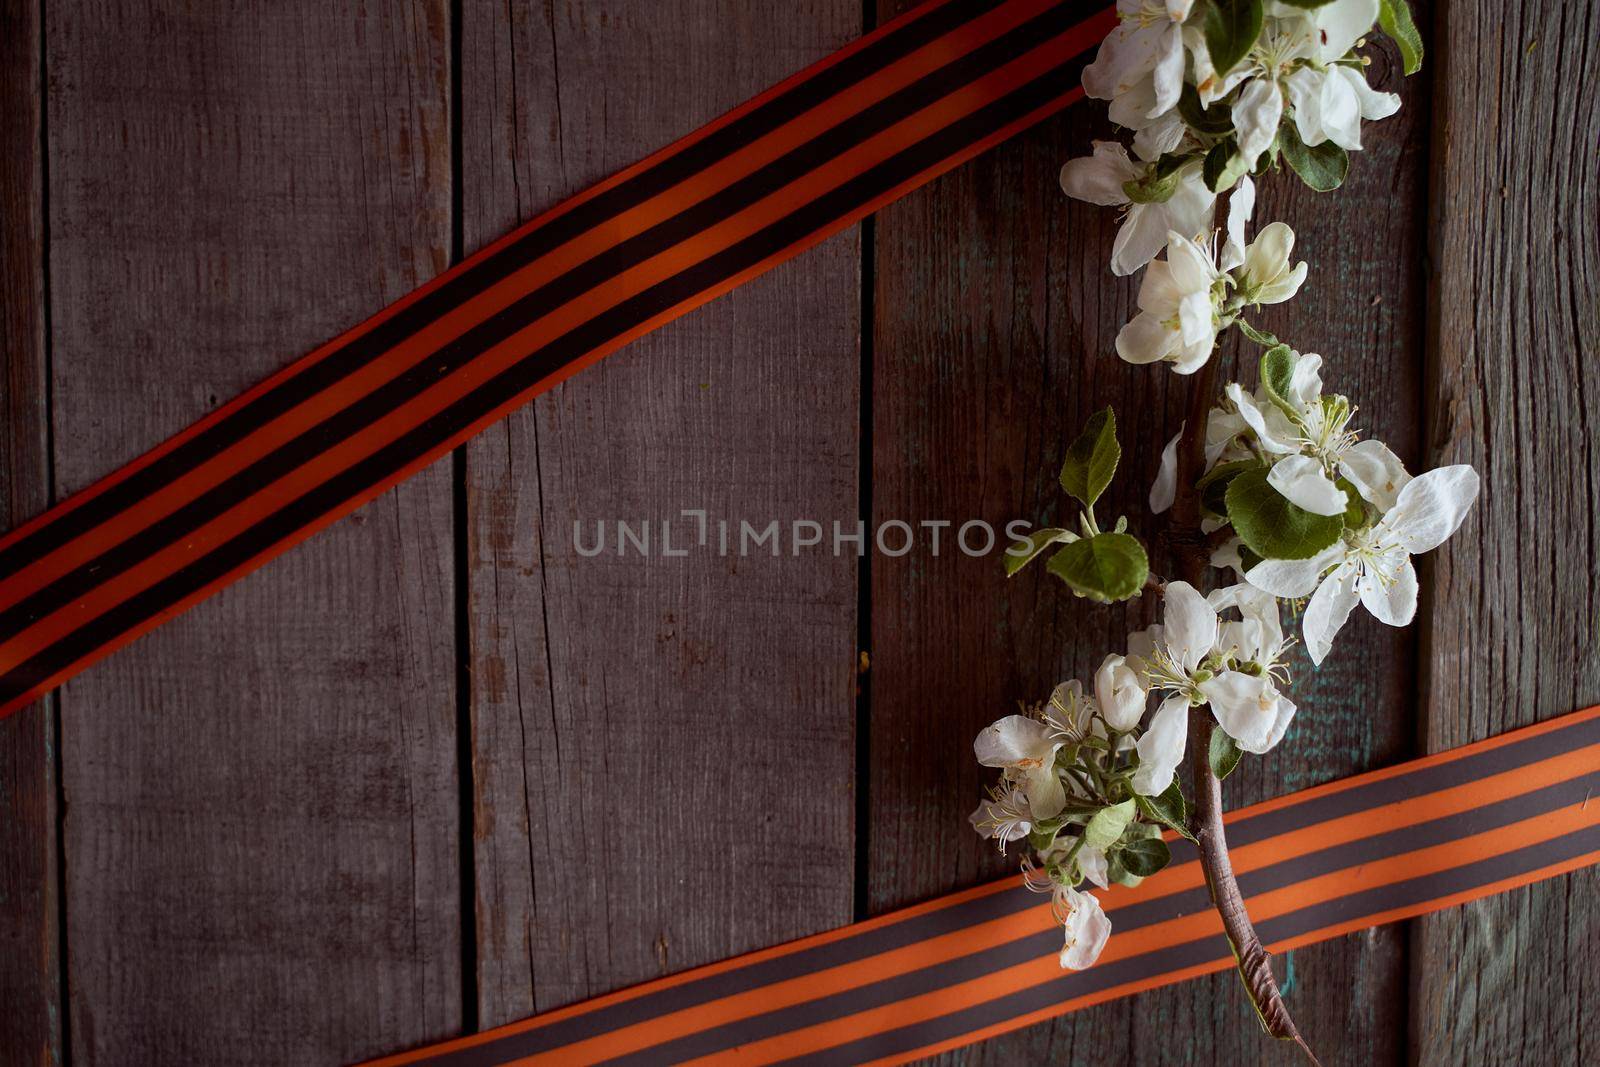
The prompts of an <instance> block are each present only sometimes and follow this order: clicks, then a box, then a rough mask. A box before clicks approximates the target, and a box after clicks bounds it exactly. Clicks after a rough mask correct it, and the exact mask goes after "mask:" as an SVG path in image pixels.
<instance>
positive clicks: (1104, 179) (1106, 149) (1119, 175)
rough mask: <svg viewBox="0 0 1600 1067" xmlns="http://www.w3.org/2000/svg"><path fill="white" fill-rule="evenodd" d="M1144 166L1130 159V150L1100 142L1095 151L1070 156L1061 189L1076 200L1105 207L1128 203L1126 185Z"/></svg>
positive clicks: (1113, 142)
mask: <svg viewBox="0 0 1600 1067" xmlns="http://www.w3.org/2000/svg"><path fill="white" fill-rule="evenodd" d="M1142 170H1143V168H1141V167H1140V166H1138V165H1137V164H1136V163H1134V162H1133V161H1132V160H1130V159H1129V158H1128V150H1127V149H1126V148H1124V147H1122V145H1120V144H1118V143H1117V142H1115V141H1096V142H1095V143H1094V154H1093V155H1089V156H1080V157H1078V158H1077V159H1069V160H1067V162H1066V163H1065V164H1064V165H1063V166H1062V168H1061V191H1062V192H1064V193H1066V194H1067V195H1068V196H1070V197H1072V198H1073V199H1074V200H1085V201H1088V202H1089V203H1091V204H1099V205H1100V206H1101V207H1116V206H1118V205H1121V204H1126V203H1127V202H1128V194H1127V193H1126V192H1124V191H1123V188H1122V187H1123V185H1124V184H1125V183H1127V182H1130V181H1132V180H1133V179H1135V178H1137V177H1139V175H1140V174H1141V173H1142Z"/></svg>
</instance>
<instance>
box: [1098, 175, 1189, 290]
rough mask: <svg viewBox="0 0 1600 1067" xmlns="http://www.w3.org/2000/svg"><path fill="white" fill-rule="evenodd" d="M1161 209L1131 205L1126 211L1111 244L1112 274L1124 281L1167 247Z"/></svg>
mask: <svg viewBox="0 0 1600 1067" xmlns="http://www.w3.org/2000/svg"><path fill="white" fill-rule="evenodd" d="M1173 195H1174V196H1176V195H1177V194H1176V193H1174V194H1173ZM1165 207H1166V205H1165V204H1134V205H1132V206H1130V207H1129V208H1128V213H1127V214H1126V215H1125V216H1123V219H1122V226H1121V227H1120V228H1119V229H1118V230H1117V237H1116V240H1115V241H1113V242H1112V243H1111V273H1112V274H1115V275H1116V276H1117V277H1119V278H1126V277H1127V276H1128V275H1130V274H1132V273H1133V272H1134V271H1136V270H1138V269H1139V268H1140V267H1142V266H1144V265H1145V264H1146V263H1148V262H1150V261H1151V260H1152V259H1155V258H1156V256H1157V254H1159V253H1160V251H1161V249H1162V248H1163V247H1164V246H1165V245H1166V243H1167V213H1166V211H1164V210H1163V209H1164V208H1165Z"/></svg>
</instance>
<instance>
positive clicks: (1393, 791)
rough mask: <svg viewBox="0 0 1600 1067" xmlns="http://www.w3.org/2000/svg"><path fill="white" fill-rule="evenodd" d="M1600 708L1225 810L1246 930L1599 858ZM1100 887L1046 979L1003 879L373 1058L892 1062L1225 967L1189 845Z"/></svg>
mask: <svg viewBox="0 0 1600 1067" xmlns="http://www.w3.org/2000/svg"><path fill="white" fill-rule="evenodd" d="M1597 793H1600V707H1594V708H1590V709H1588V710H1587V711H1581V712H1576V713H1573V714H1571V715H1566V716H1563V717H1561V718H1559V719H1553V720H1550V721H1548V722H1544V723H1541V724H1539V725H1537V726H1531V727H1527V728H1525V729H1522V730H1516V731H1513V732H1512V733H1508V734H1504V735H1502V736H1500V737H1496V738H1493V739H1491V740H1488V741H1483V742H1479V743H1477V744H1473V745H1468V746H1466V747H1464V748H1458V749H1453V750H1451V751H1449V752H1444V753H1440V754H1439V755H1435V756H1429V757H1426V758H1424V759H1418V760H1413V761H1411V762H1409V763H1404V764H1400V765H1398V766H1395V767H1391V768H1388V769H1385V770H1381V771H1373V772H1370V773H1368V774H1362V775H1357V776H1355V777H1353V778H1348V779H1345V780H1343V781H1339V782H1334V783H1332V784H1330V785H1326V786H1321V787H1319V788H1316V789H1309V790H1306V791H1304V792H1301V793H1295V794H1293V795H1291V796H1288V797H1283V798H1280V799H1278V800H1272V801H1268V802H1266V803H1264V804H1257V805H1255V806H1254V807H1250V808H1244V809H1241V810H1239V811H1237V812H1234V813H1232V814H1231V815H1230V816H1229V817H1228V838H1229V841H1230V842H1232V844H1233V847H1232V855H1233V863H1234V869H1235V871H1236V872H1237V873H1238V875H1239V884H1240V887H1241V889H1242V890H1243V891H1244V893H1245V896H1246V897H1247V898H1248V902H1249V906H1250V913H1251V915H1252V916H1253V917H1254V918H1255V923H1256V929H1257V930H1258V931H1259V932H1260V934H1261V937H1262V940H1263V941H1265V942H1266V943H1267V944H1268V945H1269V946H1270V947H1271V948H1273V949H1275V950H1278V951H1283V950H1286V949H1292V948H1296V947H1299V946H1301V945H1308V944H1312V943H1314V942H1317V941H1326V940H1328V939H1330V938H1333V937H1337V936H1340V935H1342V934H1346V933H1350V932H1352V931H1355V930H1360V929H1364V928H1366V927H1369V926H1377V925H1380V924H1383V923H1388V922H1395V921H1398V920H1400V919H1406V918H1410V917H1412V916H1416V915H1422V914H1425V913H1427V912H1432V911H1438V910H1440V909H1443V908H1446V907H1450V906H1452V905H1455V904H1461V903H1465V902H1467V901H1471V900H1476V899H1478V898H1480V897H1485V896H1490V895H1492V894H1495V893H1501V892H1505V891H1506V890H1509V889H1513V888H1516V887H1517V886H1523V885H1527V884H1529V883H1531V882H1536V881H1539V880H1540V879H1544V878H1551V877H1554V876H1556V875H1558V874H1563V873H1565V872H1567V871H1572V870H1576V869H1578V868H1580V867H1585V866H1588V865H1589V864H1592V863H1595V862H1597V861H1600V796H1596V794H1597ZM1169 841H1170V842H1171V845H1172V850H1173V862H1172V865H1171V866H1169V867H1167V868H1166V869H1165V870H1163V871H1161V872H1160V873H1159V874H1157V875H1155V876H1154V877H1151V878H1149V879H1146V880H1145V881H1144V882H1143V883H1142V884H1141V885H1139V886H1137V887H1136V888H1127V887H1123V886H1116V887H1113V888H1112V889H1110V890H1109V891H1106V892H1103V893H1101V894H1100V896H1101V899H1102V903H1103V905H1104V907H1105V909H1106V912H1107V913H1108V914H1109V915H1110V917H1111V922H1112V925H1113V934H1112V938H1111V941H1110V943H1109V944H1108V946H1107V947H1106V951H1105V953H1104V954H1103V955H1102V956H1101V958H1100V962H1099V963H1097V964H1095V966H1094V967H1092V968H1090V969H1089V970H1087V971H1080V972H1070V971H1066V972H1064V971H1062V970H1061V969H1060V967H1059V966H1057V964H1056V959H1055V955H1056V952H1057V951H1058V950H1059V949H1060V947H1061V931H1060V928H1059V927H1058V926H1057V925H1056V924H1055V921H1054V920H1053V919H1052V918H1051V916H1050V909H1049V906H1048V904H1047V902H1046V900H1047V898H1044V897H1040V896H1038V895H1036V894H1034V893H1031V892H1028V891H1027V890H1025V889H1024V888H1022V886H1021V885H1020V882H1019V880H1018V879H1017V878H1015V877H1012V878H1006V879H1003V880H1001V881H999V882H994V883H991V884H989V885H984V886H979V887H977V888H975V889H969V890H966V891H964V892H959V893H954V894H951V895H949V896H945V897H941V898H939V899H937V900H934V901H930V902H928V903H926V904H922V905H919V906H917V907H913V908H907V909H905V910H903V911H898V912H894V913H892V914H889V915H885V916H882V917H880V918H877V919H872V920H870V921H868V922H862V923H856V924H854V925H852V926H847V927H844V928H843V929H839V930H834V931H832V932H830V933H825V934H819V935H817V936H815V937H809V938H805V939H803V940H800V941H795V942H793V943H791V944H787V945H783V946H780V947H778V948H773V949H768V950H765V951H762V952H755V953H751V954H750V955H747V956H741V957H739V958H737V959H734V960H730V961H727V962H725V963H718V964H713V965H711V966H708V967H702V968H699V969H698V970H694V971H689V972H686V973H684V974H679V975H673V976H671V977H668V978H663V979H660V980H658V981H655V982H650V983H647V984H645V985H641V986H638V987H636V988H633V989H628V990H624V991H622V992H619V993H614V994H611V995H609V996H604V997H600V998H598V999H595V1000H591V1001H587V1002H585V1003H581V1004H577V1005H574V1006H572V1007H568V1008H562V1009H560V1010H558V1011H552V1012H549V1013H547V1014H544V1015H540V1016H537V1017H535V1018H532V1019H527V1020H524V1021H522V1022H518V1023H513V1024H511V1025H509V1026H503V1027H500V1028H499V1029H495V1030H490V1031H486V1032H485V1033H482V1034H476V1035H473V1036H470V1037H465V1038H460V1039H458V1040H454V1041H447V1042H444V1043H442V1044H438V1045H435V1046H432V1047H429V1048H423V1049H418V1050H416V1051H413V1052H409V1053H405V1054H402V1055H398V1056H393V1057H389V1058H386V1059H381V1060H376V1061H373V1064H372V1065H371V1067H397V1065H400V1064H416V1063H427V1064H433V1065H437V1067H490V1065H495V1064H507V1063H526V1064H562V1065H576V1064H594V1063H606V1064H646V1063H648V1064H667V1063H680V1062H686V1061H690V1060H693V1061H694V1062H697V1063H726V1064H771V1063H787V1062H800V1061H803V1062H805V1063H807V1064H859V1063H900V1062H904V1061H906V1060H909V1059H914V1058H917V1057H921V1056H928V1055H931V1054H933V1053H936V1052H940V1051H944V1050H948V1049H952V1048H959V1047H961V1046H963V1045H968V1044H971V1043H973V1042H976V1041H980V1040H982V1039H984V1038H986V1037H991V1036H994V1035H995V1034H1000V1033H1004V1032H1006V1031H1008V1030H1014V1029H1017V1028H1018V1027H1022V1026H1026V1025H1028V1024H1030V1023H1034V1022H1038V1021H1040V1020H1043V1019H1048V1018H1052V1017H1054V1016H1058V1015H1064V1014H1067V1013H1068V1012H1072V1011H1076V1010H1078V1009H1079V1008H1084V1007H1088V1006H1090V1005H1093V1004H1099V1003H1102V1002H1104V1001H1107V1000H1112V999H1115V998H1117V997H1123V996H1128V995H1129V994H1132V993H1138V992H1141V991H1144V990H1149V989H1155V988H1158V987H1160V986H1164V985H1169V984H1172V983H1174V982H1178V981H1182V980H1183V979H1186V978H1192V977H1196V976H1199V975H1203V974H1210V973H1213V972H1217V971H1222V970H1226V969H1228V968H1230V967H1232V966H1233V956H1232V954H1231V952H1230V949H1229V947H1228V942H1227V939H1226V938H1225V936H1224V935H1223V933H1222V925H1221V921H1220V920H1219V919H1218V918H1217V915H1216V912H1215V911H1214V910H1212V908H1211V902H1210V899H1209V897H1208V896H1207V891H1206V887H1205V878H1204V875H1203V874H1202V872H1201V870H1200V866H1199V863H1198V861H1197V859H1196V857H1195V852H1194V849H1193V847H1192V846H1190V845H1189V844H1188V842H1185V841H1181V840H1173V839H1172V835H1169Z"/></svg>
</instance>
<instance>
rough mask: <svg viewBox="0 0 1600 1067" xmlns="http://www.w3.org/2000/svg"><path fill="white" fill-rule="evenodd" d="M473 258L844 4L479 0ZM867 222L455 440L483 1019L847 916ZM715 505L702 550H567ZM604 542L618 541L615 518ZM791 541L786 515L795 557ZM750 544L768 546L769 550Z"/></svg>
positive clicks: (774, 58) (848, 5) (472, 34)
mask: <svg viewBox="0 0 1600 1067" xmlns="http://www.w3.org/2000/svg"><path fill="white" fill-rule="evenodd" d="M463 15H464V19H463V21H464V26H463V63H462V72H463V85H462V93H463V112H464V114H463V124H462V126H463V142H464V143H463V165H462V170H463V173H464V175H465V180H466V186H465V188H464V189H463V201H464V217H465V220H466V231H465V232H466V239H467V243H468V246H469V248H470V247H476V246H478V245H481V244H482V243H484V242H486V241H488V240H490V239H492V238H494V237H496V236H498V235H499V234H500V233H502V232H504V231H505V230H506V229H508V228H509V227H510V226H512V225H513V224H514V223H516V222H517V221H518V220H519V219H523V218H527V217H529V216H531V215H533V214H534V213H536V212H538V211H540V210H543V209H544V208H546V207H548V206H549V205H551V204H553V203H555V202H556V201H557V200H558V199H559V198H561V197H562V196H565V195H567V194H570V193H574V192H578V191H580V190H581V189H583V188H584V187H585V186H587V185H589V184H591V183H593V182H595V181H597V180H599V179H602V178H604V177H606V176H607V175H609V174H610V173H612V172H614V171H616V170H618V169H620V168H621V167H623V166H626V165H627V164H629V163H632V162H633V161H634V160H636V159H638V158H640V157H642V156H643V155H645V154H646V153H648V152H649V151H652V150H654V149H655V148H658V147H660V146H661V145H663V144H666V143H668V142H670V141H671V140H673V139H675V138H676V137H678V136H681V135H682V134H684V133H686V132H688V131H690V130H692V129H693V128H695V126H697V125H698V124H700V123H702V122H705V121H707V120H709V119H711V118H714V117H715V116H716V115H717V114H719V113H721V112H722V111H724V110H726V109H728V108H729V107H732V106H734V105H736V104H738V103H740V102H741V101H742V100H744V99H746V98H747V97H749V96H752V95H754V94H755V93H757V92H759V91H760V90H762V89H764V88H766V87H767V86H768V85H770V84H771V83H773V82H774V81H776V80H778V79H779V78H781V77H782V76H784V75H787V74H789V73H791V72H793V71H795V70H798V69H800V68H801V67H803V66H804V65H805V64H807V63H809V62H811V61H813V60H815V59H817V58H820V57H821V56H823V55H825V54H827V53H828V52H829V51H831V50H832V49H835V48H837V47H839V46H840V45H841V44H843V43H844V42H845V41H847V40H849V39H850V38H852V37H854V36H855V35H856V33H857V32H859V26H860V8H859V6H858V5H857V4H856V3H854V2H853V0H810V2H806V3H798V4H796V3H792V2H776V0H771V2H762V3H758V4H750V3H744V2H737V0H694V2H688V3H673V4H638V3H623V2H605V3H571V2H565V3H551V4H545V5H532V6H528V5H509V6H508V5H505V4H500V3H489V2H480V0H473V2H469V3H468V4H467V5H466V7H465V9H464V12H463ZM858 266H859V245H858V239H857V235H856V233H855V231H851V232H849V233H846V234H841V235H840V236H838V237H836V238H834V239H833V240H831V241H829V242H827V243H826V244H824V245H823V246H822V247H820V248H817V249H815V250H813V251H811V252H809V253H807V254H806V255H805V256H802V257H801V258H799V259H798V260H796V261H793V262H791V263H789V264H787V265H786V266H784V267H782V268H780V269H778V270H776V271H774V272H773V273H772V274H770V275H768V276H766V277H763V278H761V279H758V280H757V281H754V282H752V283H750V284H748V285H746V286H744V287H742V288H740V289H739V290H738V291H737V292H735V293H733V294H732V295H730V296H728V297H726V298H724V299H722V300H720V301H718V302H716V303H715V304H713V305H711V306H709V307H706V308H704V309H701V310H700V311H697V312H695V313H694V314H693V315H691V316H689V317H688V318H686V319H684V320H680V321H679V322H677V323H674V324H672V325H671V326H669V327H667V328H665V329H663V330H661V331H659V332H658V333H656V334H653V335H651V336H650V337H647V338H645V339H643V340H641V341H638V342H635V343H634V344H633V345H632V346H631V347H630V348H629V349H627V350H625V351H623V352H621V353H618V354H617V355H614V356H611V357H610V358H609V359H607V360H606V361H605V362H603V363H601V364H600V365H599V366H597V367H595V368H593V369H591V370H588V371H586V372H585V373H584V374H583V375H582V376H581V377H579V378H577V379H575V380H574V381H572V382H569V383H567V384H565V385H563V386H561V387H559V388H558V389H556V390H555V391H553V392H551V393H549V394H547V395H545V396H543V397H541V398H539V399H538V400H537V401H536V402H535V403H534V404H533V405H532V406H531V407H529V408H527V409H525V410H524V411H522V412H519V413H517V414H515V415H513V416H511V417H510V418H508V419H507V420H506V421H505V422H504V423H503V424H502V425H501V426H500V427H498V428H496V429H494V430H491V431H490V432H488V433H486V434H484V435H483V436H482V437H480V438H479V439H477V440H475V441H474V442H472V443H471V445H470V446H469V449H468V462H467V487H468V494H469V496H468V519H469V521H468V536H469V551H470V564H469V565H470V575H471V578H470V581H471V585H470V590H471V607H470V614H469V619H470V628H471V646H472V647H471V662H472V698H473V712H474V716H473V718H474V723H473V725H474V735H473V753H474V767H473V771H474V778H475V781H474V786H475V791H476V794H475V795H476V805H477V806H476V831H475V843H474V848H475V862H476V871H477V899H476V908H477V922H478V942H477V949H478V974H477V989H478V996H479V1005H480V1022H481V1023H482V1024H483V1025H491V1024H495V1023H501V1022H505V1021H507V1020H510V1019H514V1018H518V1017H521V1016H525V1015H528V1014H530V1013H532V1012H535V1011H541V1010H545V1009H548V1008H552V1007H555V1006H557V1005H560V1004H564V1003H567V1002H569V1001H573V1000H577V999H581V998H583V997H587V996H592V995H595V994H599V993H603V992H605V991H607V990H610V989H614V988H617V987H619V986H624V985H628V984H631V983H634V982H638V981H641V980H643V979H647V978H652V977H655V976H658V975H661V974H665V973H668V972H671V971H677V970H682V969H683V968H685V967H689V966H692V965H694V964H699V963H704V962H708V961H712V960H715V959H719V958H722V957H725V956H728V955H731V954H733V953H736V952H741V951H744V950H748V949H754V948H758V947H762V946H765V945H769V944H774V943H777V942H780V941H783V940H785V939H788V938H792V937H795V936H798V935H801V934H806V933H812V932H815V931H818V930H822V929H827V928H829V927H833V926H837V925H840V924H841V923H844V922H847V921H849V919H850V917H851V901H852V872H853V868H854V858H853V851H852V850H853V840H854V839H853V835H852V824H853V817H854V811H853V785H852V775H853V770H854V749H853V723H854V706H855V704H854V695H853V694H854V666H855V662H854V661H855V647H856V646H855V642H856V633H855V604H856V585H855V581H856V560H855V558H854V557H853V556H845V557H839V558H836V557H834V556H833V555H831V554H829V553H828V552H827V551H826V550H825V549H824V550H812V551H811V552H807V553H804V554H802V555H800V556H798V557H791V556H788V555H785V556H784V557H783V558H777V559H774V558H772V557H770V556H767V555H752V556H750V557H748V558H738V556H737V548H735V549H733V553H734V554H733V555H732V556H730V557H722V556H720V555H719V554H717V552H716V551H715V545H716V541H717V535H716V527H715V524H716V522H717V521H718V520H719V519H727V520H730V521H731V522H732V523H733V532H734V535H735V537H737V533H738V525H737V524H738V522H739V521H740V520H741V519H747V520H749V521H750V522H752V523H753V524H755V525H756V526H757V527H761V526H764V525H765V524H766V523H767V522H768V521H769V520H771V519H779V520H782V521H783V522H785V523H787V522H788V521H789V520H792V519H797V518H816V519H818V520H821V521H823V522H824V523H827V522H829V521H831V520H832V519H835V518H837V519H839V520H841V521H844V522H846V523H847V524H848V525H851V526H853V520H854V518H855V516H856V511H857V499H856V492H857V490H856V478H857V466H858V462H859V456H858V449H857V447H856V439H857V417H858V413H859V412H858V409H859V403H860V402H859V393H858V387H859V380H860V369H859V362H858V358H859V357H858V345H857V338H858V330H859V311H858ZM694 508H704V509H706V510H707V511H708V512H709V518H710V521H711V523H712V524H713V526H712V536H711V543H712V547H710V548H699V547H691V548H690V551H689V555H688V556H687V557H683V558H663V557H662V555H661V554H660V543H659V536H660V535H659V527H655V529H654V533H653V535H652V544H653V545H654V549H655V551H654V554H653V555H652V556H651V557H650V558H643V557H641V556H640V555H638V554H636V553H633V552H631V551H630V553H629V554H628V555H627V556H625V557H619V556H618V555H617V554H616V545H615V541H614V540H613V541H612V542H611V545H610V550H609V551H608V552H607V553H606V554H605V555H602V556H599V557H596V558H582V557H580V556H579V555H578V554H577V553H576V551H575V545H574V537H573V529H574V523H575V522H578V521H582V522H583V523H584V524H585V527H584V528H585V531H586V533H585V537H586V539H587V540H586V542H585V543H586V544H590V543H592V541H593V538H594V524H595V523H596V522H597V521H603V522H607V523H612V522H615V521H616V520H624V521H627V522H629V523H631V524H633V527H634V528H635V529H637V528H638V526H639V522H640V521H641V520H648V521H650V522H651V523H652V524H655V523H658V522H660V521H661V520H674V521H675V524H676V525H675V527H674V531H673V535H674V543H675V545H677V546H683V545H685V544H687V543H691V542H692V541H693V538H694V534H695V532H696V530H695V527H694V524H693V521H692V520H688V521H686V520H684V519H683V518H681V517H680V515H679V512H680V510H681V509H694ZM612 529H613V533H612V536H613V537H614V533H615V531H614V527H613V528H612ZM787 544H788V539H787V535H786V537H785V546H786V548H785V551H786V552H787ZM760 551H763V552H764V551H765V550H760Z"/></svg>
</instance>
